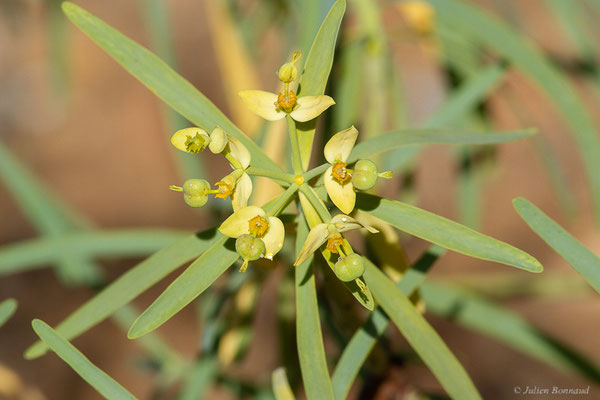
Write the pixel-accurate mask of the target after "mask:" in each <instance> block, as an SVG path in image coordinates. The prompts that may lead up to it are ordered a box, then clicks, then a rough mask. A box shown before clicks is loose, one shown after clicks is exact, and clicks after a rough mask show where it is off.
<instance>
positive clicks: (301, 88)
mask: <svg viewBox="0 0 600 400" xmlns="http://www.w3.org/2000/svg"><path fill="white" fill-rule="evenodd" d="M345 12H346V0H337V1H336V2H335V3H334V4H333V6H331V10H329V13H328V14H327V17H325V20H324V21H323V23H322V24H321V28H319V32H317V36H316V37H315V41H314V42H313V45H312V47H311V48H310V52H309V53H308V56H307V58H306V62H305V63H304V70H303V71H302V76H301V77H300V83H299V85H298V96H320V95H322V94H324V93H325V87H326V86H327V79H328V78H329V73H330V72H331V66H332V65H333V56H334V53H335V43H336V41H337V36H338V32H339V30H340V24H341V23H342V18H343V17H344V13H345ZM316 127H317V119H313V120H312V121H308V122H297V123H296V128H297V130H298V142H299V147H300V155H301V158H302V168H304V169H307V168H308V164H309V162H310V154H311V151H312V144H313V139H314V137H315V129H316Z"/></svg>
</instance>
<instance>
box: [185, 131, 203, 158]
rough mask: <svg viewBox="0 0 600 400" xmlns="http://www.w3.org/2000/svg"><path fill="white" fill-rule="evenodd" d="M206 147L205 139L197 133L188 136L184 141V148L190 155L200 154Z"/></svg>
mask: <svg viewBox="0 0 600 400" xmlns="http://www.w3.org/2000/svg"><path fill="white" fill-rule="evenodd" d="M205 147H206V139H205V138H204V137H202V136H201V135H200V134H199V133H196V136H193V137H192V136H188V137H187V139H186V140H185V148H186V150H187V151H189V152H190V153H200V152H201V151H202V150H204V148H205Z"/></svg>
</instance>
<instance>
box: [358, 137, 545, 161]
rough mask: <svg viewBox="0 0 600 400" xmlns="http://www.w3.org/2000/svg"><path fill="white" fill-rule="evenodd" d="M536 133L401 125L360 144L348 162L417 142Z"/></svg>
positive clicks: (478, 141)
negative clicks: (406, 126) (412, 127)
mask: <svg viewBox="0 0 600 400" xmlns="http://www.w3.org/2000/svg"><path fill="white" fill-rule="evenodd" d="M534 134H535V131H534V130H521V131H513V132H468V131H465V130H464V129H462V130H458V131H457V130H448V129H401V130H397V131H392V132H388V133H384V134H382V135H379V136H376V137H374V138H371V139H368V140H365V141H364V142H361V143H359V144H357V145H356V146H355V147H354V149H353V150H352V153H351V154H350V158H349V159H348V162H353V161H356V160H358V159H360V158H365V157H372V156H373V155H375V154H380V153H383V152H386V151H391V150H395V149H398V148H400V147H404V146H412V145H416V144H420V145H422V144H453V145H484V144H498V143H506V142H512V141H514V140H519V139H523V138H527V137H530V136H532V135H534Z"/></svg>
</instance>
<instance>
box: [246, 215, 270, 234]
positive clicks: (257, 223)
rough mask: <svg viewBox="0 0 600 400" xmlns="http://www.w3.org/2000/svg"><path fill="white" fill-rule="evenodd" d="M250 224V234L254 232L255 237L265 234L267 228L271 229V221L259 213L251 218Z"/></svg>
mask: <svg viewBox="0 0 600 400" xmlns="http://www.w3.org/2000/svg"><path fill="white" fill-rule="evenodd" d="M248 225H249V227H248V229H249V230H250V234H252V235H253V236H255V237H261V236H263V235H264V234H265V233H266V232H267V229H269V221H267V220H266V219H264V218H263V217H261V216H260V215H257V216H256V217H254V218H252V219H251V220H249V221H248Z"/></svg>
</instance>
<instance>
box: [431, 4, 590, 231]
mask: <svg viewBox="0 0 600 400" xmlns="http://www.w3.org/2000/svg"><path fill="white" fill-rule="evenodd" d="M431 3H432V4H433V5H434V6H435V8H436V11H437V13H436V16H437V18H439V20H440V21H442V22H445V23H447V24H448V25H450V26H451V27H452V28H453V29H455V31H456V32H457V33H459V34H463V35H465V36H467V37H468V38H470V39H472V40H474V41H476V42H479V43H482V44H484V45H486V46H488V47H490V48H491V49H493V50H494V51H496V52H498V53H499V54H500V55H501V56H503V57H505V58H506V59H508V60H509V61H511V62H512V63H513V64H514V65H515V66H517V67H518V68H519V69H520V70H521V71H523V72H524V73H525V74H526V75H528V76H529V77H530V78H531V79H532V80H533V81H535V82H536V83H537V84H538V85H539V86H540V87H541V88H542V89H543V90H544V91H545V92H546V94H547V95H548V96H549V97H550V99H552V101H553V102H554V103H555V104H556V106H557V107H558V108H559V110H560V111H561V113H562V115H563V117H564V118H565V120H566V122H567V123H568V124H569V126H570V127H571V133H572V134H573V136H574V138H575V140H576V142H577V145H578V148H579V152H580V154H581V157H582V159H583V163H584V166H585V170H586V173H587V176H588V179H589V183H590V187H591V191H592V198H593V202H594V210H595V214H596V219H597V221H598V222H600V141H599V139H598V136H599V134H598V131H597V129H596V127H595V124H594V121H593V120H592V118H591V116H590V115H589V113H587V112H586V111H585V109H586V105H585V104H584V103H583V101H582V100H581V99H580V98H579V97H578V96H577V94H576V93H575V91H574V90H573V88H572V86H571V85H570V83H569V82H568V80H567V79H566V78H565V77H564V76H563V75H562V74H561V73H560V72H559V71H558V70H557V69H556V68H555V67H554V66H553V65H552V64H551V63H550V62H549V61H547V60H546V59H545V58H544V56H543V55H542V53H541V52H540V50H539V49H538V48H536V47H535V46H534V45H533V44H532V43H531V41H530V40H528V39H527V38H526V37H524V36H522V35H520V34H519V33H518V32H516V31H515V30H513V29H512V28H511V27H509V26H507V25H506V24H504V23H503V22H502V21H501V20H499V19H498V18H494V17H492V16H491V15H490V14H489V13H487V12H485V11H483V10H481V9H480V8H479V7H477V6H473V5H471V4H468V3H466V2H463V1H458V0H431Z"/></svg>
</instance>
